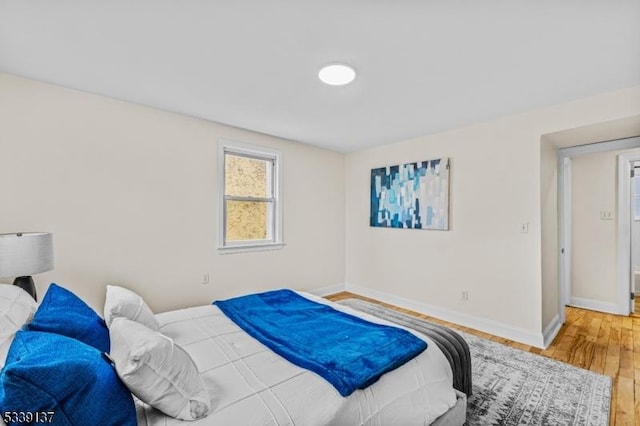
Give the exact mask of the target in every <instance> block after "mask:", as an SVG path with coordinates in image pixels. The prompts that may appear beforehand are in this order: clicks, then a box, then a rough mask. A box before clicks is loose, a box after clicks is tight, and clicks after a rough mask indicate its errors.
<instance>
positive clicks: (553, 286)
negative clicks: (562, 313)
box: [540, 138, 560, 330]
mask: <svg viewBox="0 0 640 426" xmlns="http://www.w3.org/2000/svg"><path fill="white" fill-rule="evenodd" d="M543 139H544V138H543ZM540 218H541V238H542V240H541V254H542V326H543V330H545V329H546V328H547V326H549V324H552V322H553V319H554V318H555V317H556V315H558V312H559V307H560V295H559V292H558V287H559V285H560V284H559V271H558V151H557V149H555V147H554V146H553V145H551V144H549V143H543V142H541V144H540ZM558 320H559V317H558Z"/></svg>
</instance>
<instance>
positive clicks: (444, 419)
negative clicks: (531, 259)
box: [0, 293, 466, 426]
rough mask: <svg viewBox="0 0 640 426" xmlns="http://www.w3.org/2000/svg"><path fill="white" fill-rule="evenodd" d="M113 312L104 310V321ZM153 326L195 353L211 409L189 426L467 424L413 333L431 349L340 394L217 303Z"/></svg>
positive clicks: (440, 359)
mask: <svg viewBox="0 0 640 426" xmlns="http://www.w3.org/2000/svg"><path fill="white" fill-rule="evenodd" d="M298 294H300V295H301V296H303V297H304V298H306V299H309V300H312V301H314V302H316V303H320V304H323V305H327V306H331V307H333V308H334V309H336V310H339V311H341V312H345V313H348V314H350V315H353V316H356V317H360V318H363V319H366V320H367V321H370V322H373V323H377V324H387V325H392V326H395V327H398V325H397V324H393V323H389V322H387V321H384V320H382V319H379V318H377V317H375V316H371V315H368V314H366V313H362V312H359V311H356V310H353V309H351V308H349V307H346V306H341V305H337V304H334V303H331V302H329V301H327V300H325V299H321V298H318V297H316V296H313V295H310V294H306V293H298ZM45 299H46V296H45ZM43 303H44V301H43ZM108 310H109V309H108V307H107V306H105V319H107V316H108V314H107V311H108ZM67 315H68V313H67ZM36 316H37V314H36ZM151 321H153V322H154V323H157V327H158V331H159V332H160V333H162V334H163V335H164V336H166V337H168V338H169V339H171V341H172V342H175V344H176V345H177V346H179V347H180V348H182V349H184V351H186V353H187V354H188V355H189V356H190V358H191V359H192V360H193V362H194V363H195V365H196V366H197V369H198V370H199V372H200V376H201V379H202V382H203V383H204V385H205V386H206V388H207V390H208V394H209V396H210V397H211V401H210V402H211V407H210V412H209V413H208V415H207V416H206V417H204V418H201V419H197V420H194V421H191V422H189V424H192V425H194V426H208V425H365V424H366V425H390V424H401V425H414V424H415V425H426V424H434V425H436V426H444V425H446V426H449V425H462V424H463V423H464V421H465V417H466V395H464V394H463V393H462V392H459V391H456V390H455V389H454V388H453V386H452V381H453V373H452V370H451V367H450V365H449V362H448V360H447V358H446V357H445V355H444V354H443V353H442V351H441V350H440V349H439V348H438V345H436V344H435V343H434V342H433V341H432V340H431V339H429V338H428V337H426V336H424V335H422V334H420V333H417V332H415V331H413V330H411V329H408V328H407V329H406V330H408V331H409V332H411V333H412V334H414V335H416V336H417V337H419V338H420V339H422V340H424V341H425V342H427V345H428V347H427V349H426V350H425V351H424V352H422V353H420V354H419V355H417V356H416V357H415V358H413V359H411V360H409V361H408V362H406V363H405V364H403V365H402V366H400V367H398V368H396V369H394V370H392V371H390V372H387V373H386V374H384V375H383V376H382V377H380V379H379V380H378V381H376V382H375V383H373V384H371V385H370V386H368V387H366V388H365V389H359V390H356V391H354V392H353V393H352V394H350V395H349V396H347V397H342V396H341V395H340V394H339V393H338V392H337V391H336V389H334V388H333V387H332V386H331V384H329V383H328V382H326V381H325V380H324V379H322V378H321V377H320V376H318V375H317V374H315V373H313V372H311V371H309V370H306V369H304V368H301V367H298V366H296V365H294V364H292V363H290V362H289V361H287V360H286V359H284V358H282V357H281V356H279V355H277V354H276V353H274V352H272V351H271V350H270V349H269V348H267V347H266V346H265V345H263V344H262V343H260V342H258V341H257V340H255V339H254V338H253V337H251V336H250V335H249V334H247V333H246V332H245V331H243V329H241V328H240V327H239V326H238V325H236V324H235V323H234V322H233V321H231V320H230V319H229V318H228V317H227V316H226V315H225V314H223V312H222V311H221V310H220V309H219V308H218V306H216V305H204V306H197V307H191V308H187V309H181V310H175V311H170V312H165V313H160V314H156V315H153V319H152V320H151ZM34 322H35V321H34ZM109 322H110V320H107V324H109ZM400 328H402V327H400ZM112 349H113V348H112ZM3 377H4V376H3ZM3 385H4V382H3ZM0 394H1V392H0ZM133 399H134V402H135V417H136V420H135V422H136V423H137V424H138V425H140V426H159V425H165V426H170V425H178V424H180V425H182V424H185V422H184V421H183V420H178V419H176V418H173V417H170V416H168V415H166V414H164V413H162V412H161V411H159V410H157V409H155V408H153V407H151V406H150V405H148V404H146V403H144V402H142V401H141V400H139V399H138V398H136V397H134V398H133ZM0 408H2V409H3V410H6V409H7V407H0ZM99 409H100V407H98V410H99ZM111 409H112V408H111ZM112 411H113V409H112ZM53 424H56V423H55V422H54V423H53ZM61 424H62V423H61ZM65 424H66V423H65ZM70 424H73V423H72V422H71V423H70ZM131 424H133V422H132V423H131Z"/></svg>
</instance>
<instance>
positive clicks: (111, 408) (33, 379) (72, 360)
mask: <svg viewBox="0 0 640 426" xmlns="http://www.w3.org/2000/svg"><path fill="white" fill-rule="evenodd" d="M0 411H2V412H3V413H7V414H9V415H11V413H14V412H15V413H39V414H42V413H45V412H53V418H52V421H51V422H50V424H53V425H60V426H85V425H105V426H106V425H114V426H116V425H117V426H125V425H126V426H129V425H131V426H136V410H135V406H134V403H133V398H132V397H131V393H130V392H129V391H128V390H127V388H126V387H125V386H124V384H122V382H121V381H120V379H119V378H118V375H117V374H116V371H115V369H114V368H113V366H112V365H111V364H110V363H109V362H108V361H107V360H106V359H105V358H104V357H103V355H102V353H100V351H98V350H97V349H95V348H92V347H91V346H88V345H85V344H84V343H81V342H79V341H77V340H74V339H71V338H69V337H65V336H61V335H58V334H52V333H41V332H37V331H18V332H17V333H16V336H15V338H14V340H13V342H12V344H11V348H10V349H9V353H8V355H7V363H6V365H5V367H4V369H3V370H2V373H0ZM5 416H6V414H5ZM41 420H42V419H41ZM46 420H47V421H45V423H49V422H48V419H46ZM10 424H11V423H10ZM16 424H18V423H16Z"/></svg>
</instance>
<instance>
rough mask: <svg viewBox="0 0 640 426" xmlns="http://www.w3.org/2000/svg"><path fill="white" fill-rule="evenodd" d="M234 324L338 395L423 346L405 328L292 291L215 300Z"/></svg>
mask: <svg viewBox="0 0 640 426" xmlns="http://www.w3.org/2000/svg"><path fill="white" fill-rule="evenodd" d="M214 304H215V305H216V306H218V307H219V308H220V310H222V312H224V313H225V315H226V316H228V317H229V318H230V319H231V320H232V321H233V322H235V323H236V324H237V325H238V326H239V327H240V328H242V329H243V330H244V331H246V332H247V333H248V334H250V335H251V336H253V337H254V338H256V339H257V340H259V341H260V342H261V343H262V344H264V345H265V346H267V347H268V348H269V349H271V350H272V351H274V352H275V353H277V354H279V355H280V356H282V357H284V358H286V359H287V360H289V361H290V362H292V363H293V364H296V365H298V366H300V367H302V368H306V369H308V370H311V371H314V372H315V373H317V374H319V375H320V376H322V377H323V378H324V379H325V380H326V381H328V382H329V383H331V384H332V385H333V386H334V387H335V388H336V389H337V390H338V392H340V395H342V396H348V395H350V394H351V393H352V392H353V391H354V390H356V389H364V388H366V387H367V386H369V385H371V384H372V383H374V382H375V381H377V380H378V379H379V378H380V376H382V375H383V374H384V373H386V372H388V371H391V370H393V369H395V368H397V367H399V366H401V365H402V364H404V363H405V362H407V361H409V360H410V359H412V358H413V357H415V356H416V355H418V354H420V353H421V352H422V351H424V350H425V349H426V348H427V344H426V343H425V342H424V341H423V340H421V339H419V338H417V337H416V336H414V335H413V334H411V333H409V332H408V331H406V330H403V329H400V328H396V327H390V326H386V325H380V324H373V323H370V322H368V321H366V320H363V319H361V318H358V317H354V316H352V315H349V314H346V313H344V312H340V311H337V310H335V309H333V308H332V307H330V306H327V305H323V304H321V303H316V302H312V301H311V300H309V299H306V298H304V297H302V296H300V295H298V294H297V293H295V292H293V291H291V290H276V291H269V292H266V293H260V294H252V295H249V296H242V297H236V298H233V299H229V300H221V301H220V300H219V301H216V302H214Z"/></svg>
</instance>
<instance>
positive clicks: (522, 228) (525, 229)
mask: <svg viewBox="0 0 640 426" xmlns="http://www.w3.org/2000/svg"><path fill="white" fill-rule="evenodd" d="M520 232H521V233H523V234H526V233H527V232H529V222H522V223H521V224H520Z"/></svg>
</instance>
